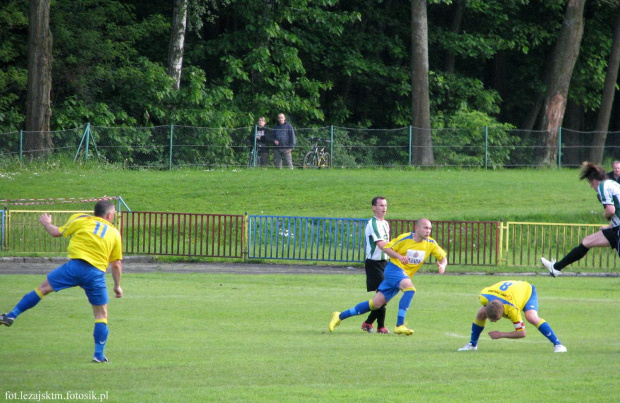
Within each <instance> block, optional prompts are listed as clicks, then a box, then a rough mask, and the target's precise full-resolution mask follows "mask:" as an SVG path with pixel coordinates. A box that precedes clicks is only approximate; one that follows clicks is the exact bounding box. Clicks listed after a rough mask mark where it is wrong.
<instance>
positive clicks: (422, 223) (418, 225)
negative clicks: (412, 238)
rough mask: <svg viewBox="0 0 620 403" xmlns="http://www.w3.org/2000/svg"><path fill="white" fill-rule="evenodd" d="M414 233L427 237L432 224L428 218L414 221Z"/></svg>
mask: <svg viewBox="0 0 620 403" xmlns="http://www.w3.org/2000/svg"><path fill="white" fill-rule="evenodd" d="M414 228H415V233H416V235H417V236H418V237H420V238H424V239H426V238H428V237H429V236H430V235H431V231H432V229H433V224H431V221H430V220H429V219H428V218H420V219H417V220H416V221H415V225H414Z"/></svg>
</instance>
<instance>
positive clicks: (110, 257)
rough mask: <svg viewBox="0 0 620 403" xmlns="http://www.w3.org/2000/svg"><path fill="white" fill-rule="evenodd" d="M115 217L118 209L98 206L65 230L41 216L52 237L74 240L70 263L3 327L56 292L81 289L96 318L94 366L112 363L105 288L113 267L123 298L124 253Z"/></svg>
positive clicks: (4, 318) (2, 318)
mask: <svg viewBox="0 0 620 403" xmlns="http://www.w3.org/2000/svg"><path fill="white" fill-rule="evenodd" d="M115 214H116V208H115V207H114V204H112V203H110V202H109V201H100V202H97V204H95V214H94V216H91V215H88V214H81V213H77V214H74V215H72V216H71V217H70V218H69V221H67V222H66V223H65V224H64V225H63V226H61V227H57V226H55V225H54V224H52V216H51V215H49V214H41V217H40V218H39V222H40V223H41V225H43V227H44V228H45V230H46V231H47V232H48V233H49V234H50V235H51V236H53V237H59V236H64V237H66V238H69V237H71V238H70V241H69V246H68V247H67V251H68V252H69V259H70V260H69V261H68V262H67V263H65V264H63V265H62V266H60V267H58V268H56V269H55V270H52V271H51V272H50V273H48V275H47V278H46V279H45V281H43V283H41V285H40V286H38V287H37V288H35V289H34V291H30V292H29V293H28V294H26V295H24V297H23V298H22V299H21V301H19V303H18V304H17V305H16V306H15V308H13V310H12V311H11V312H9V313H3V314H2V315H0V324H3V325H5V326H11V325H12V324H13V322H14V321H15V319H16V318H17V317H18V316H19V315H20V314H21V313H23V312H24V311H26V310H28V309H30V308H34V307H35V305H37V304H38V303H39V302H40V301H41V299H43V297H45V296H46V295H47V294H49V293H51V292H52V291H56V292H58V291H60V290H64V289H65V288H70V287H77V286H79V287H81V288H82V289H83V290H84V292H85V293H86V296H87V297H88V302H90V304H91V305H92V307H93V314H94V315H95V330H94V332H93V337H94V339H95V353H94V355H93V362H97V363H103V362H108V359H107V358H106V357H105V356H104V355H103V353H104V349H105V345H106V342H107V340H108V333H109V332H108V290H107V288H106V284H105V272H106V269H107V267H108V265H111V267H112V278H113V279H114V293H115V294H116V298H121V297H122V296H123V289H122V288H121V274H122V271H123V267H122V262H121V259H122V258H123V252H122V243H121V235H120V233H119V232H118V230H117V229H116V228H115V227H114V226H113V225H112V222H113V221H114V215H115Z"/></svg>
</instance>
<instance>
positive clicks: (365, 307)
mask: <svg viewBox="0 0 620 403" xmlns="http://www.w3.org/2000/svg"><path fill="white" fill-rule="evenodd" d="M366 312H370V301H364V302H360V303H359V304H357V305H355V307H353V308H351V309H348V310H346V311H343V312H341V313H340V320H344V319H346V318H350V317H351V316H356V315H362V314H365V313H366Z"/></svg>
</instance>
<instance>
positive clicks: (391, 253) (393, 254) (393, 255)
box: [383, 248, 409, 264]
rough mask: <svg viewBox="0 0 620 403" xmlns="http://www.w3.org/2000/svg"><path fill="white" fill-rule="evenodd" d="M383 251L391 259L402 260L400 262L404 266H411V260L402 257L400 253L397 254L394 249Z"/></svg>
mask: <svg viewBox="0 0 620 403" xmlns="http://www.w3.org/2000/svg"><path fill="white" fill-rule="evenodd" d="M383 251H384V252H385V254H386V255H388V256H389V257H391V258H394V259H398V260H400V262H401V263H402V264H409V258H407V256H403V255H401V254H400V253H398V252H396V251H395V250H394V249H392V248H385V249H383Z"/></svg>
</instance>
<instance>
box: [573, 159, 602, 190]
mask: <svg viewBox="0 0 620 403" xmlns="http://www.w3.org/2000/svg"><path fill="white" fill-rule="evenodd" d="M579 179H580V180H582V179H586V180H587V181H588V183H590V185H592V184H593V182H594V181H597V182H601V181H604V180H605V179H607V172H605V170H604V169H603V168H601V167H599V166H596V165H594V164H593V163H591V162H588V161H585V162H583V163H582V164H581V172H580V173H579Z"/></svg>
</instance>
